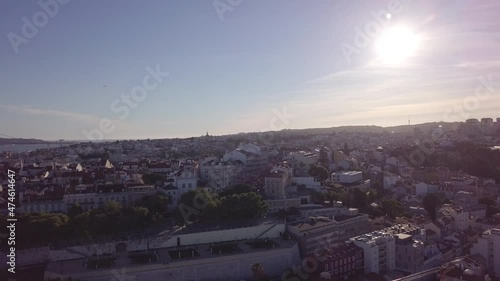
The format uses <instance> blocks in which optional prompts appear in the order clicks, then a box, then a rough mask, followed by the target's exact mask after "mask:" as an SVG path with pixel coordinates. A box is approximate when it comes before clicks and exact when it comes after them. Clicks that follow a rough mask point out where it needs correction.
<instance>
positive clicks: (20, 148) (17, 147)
mask: <svg viewBox="0 0 500 281" xmlns="http://www.w3.org/2000/svg"><path fill="white" fill-rule="evenodd" d="M59 146H60V145H59V144H57V143H51V144H6V145H0V152H4V151H9V152H28V151H31V150H37V149H43V148H55V147H59Z"/></svg>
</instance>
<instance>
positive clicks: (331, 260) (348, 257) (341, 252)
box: [315, 241, 364, 281]
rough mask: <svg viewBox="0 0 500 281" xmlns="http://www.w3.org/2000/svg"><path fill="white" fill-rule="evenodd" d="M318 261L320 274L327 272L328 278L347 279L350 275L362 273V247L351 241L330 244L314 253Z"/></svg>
mask: <svg viewBox="0 0 500 281" xmlns="http://www.w3.org/2000/svg"><path fill="white" fill-rule="evenodd" d="M315 257H316V260H318V261H320V262H319V265H318V271H319V272H320V273H321V275H322V276H324V275H325V273H327V276H328V278H329V280H332V279H333V280H340V281H342V280H348V279H349V277H350V276H352V275H358V274H363V272H364V253H363V249H362V248H360V247H358V246H356V245H355V244H354V243H353V242H352V241H346V242H342V243H336V244H333V245H330V246H329V247H328V249H324V250H323V251H320V252H319V253H317V254H316V255H315Z"/></svg>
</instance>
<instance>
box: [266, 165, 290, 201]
mask: <svg viewBox="0 0 500 281" xmlns="http://www.w3.org/2000/svg"><path fill="white" fill-rule="evenodd" d="M288 183H289V177H288V175H287V174H286V173H285V172H283V171H279V170H274V171H272V172H270V173H269V174H267V175H266V176H265V177H264V192H265V194H266V197H267V198H269V199H279V198H283V197H284V196H285V187H286V186H287V185H288Z"/></svg>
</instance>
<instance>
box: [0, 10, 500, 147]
mask: <svg viewBox="0 0 500 281" xmlns="http://www.w3.org/2000/svg"><path fill="white" fill-rule="evenodd" d="M41 1H42V2H43V3H46V2H51V1H47V0H41ZM52 1H55V0H52ZM60 1H61V2H63V1H62V0H60ZM65 1H67V2H68V3H66V4H64V5H63V4H57V8H56V7H55V6H54V5H49V6H48V7H49V8H47V9H48V12H50V13H51V15H49V16H46V17H45V18H44V15H46V13H47V12H44V9H43V8H42V6H40V5H39V4H37V3H36V1H18V0H5V1H1V2H0V35H1V36H2V37H1V38H2V39H1V40H0V85H1V86H2V87H1V90H0V118H1V120H2V121H1V123H0V124H1V125H0V134H2V135H8V136H13V137H37V138H43V139H59V138H65V139H85V135H84V133H82V131H83V130H87V131H90V130H93V129H98V128H99V123H100V122H102V121H101V120H103V118H106V120H110V121H109V122H113V124H112V125H110V124H105V128H108V127H109V126H111V127H112V128H111V129H109V128H108V131H106V132H104V133H103V136H104V138H109V139H116V138H160V137H184V136H198V135H202V134H205V132H206V131H208V132H209V133H210V134H214V135H218V134H226V133H237V132H244V131H245V132H246V131H261V130H271V129H282V128H285V127H286V128H306V127H330V126H339V125H365V124H370V125H371V124H374V125H383V126H387V125H400V124H406V123H407V122H408V116H409V115H411V120H412V123H421V122H427V121H440V120H443V121H457V120H464V119H466V118H467V117H469V116H471V117H472V116H473V117H476V118H481V117H494V118H496V117H500V112H499V111H498V108H499V106H500V98H499V96H500V84H499V83H498V82H500V73H499V70H500V17H498V14H500V2H499V1H495V0H492V1H408V0H406V1H405V0H401V1H399V2H398V1H372V0H370V1H368V0H366V1H353V0H348V1H347V0H345V1H333V0H332V1H321V0H320V1H301V0H293V1H292V0H275V1H264V0H258V1H257V0H253V1H249V0H219V1H215V2H214V1H212V0H207V1H202V0H200V1H184V0H178V1H163V0H161V1H160V0H158V1H153V0H151V1H131V0H108V1H98V0H88V1H75V0H73V1H68V0H65ZM54 3H55V2H54ZM391 11H392V12H391ZM388 14H390V15H388ZM23 18H24V19H23ZM44 21H45V22H44ZM32 24H33V26H34V27H35V28H37V30H36V31H35V32H33V30H32V29H30V28H29V26H30V25H32ZM37 25H38V27H37ZM33 26H31V27H33ZM391 30H392V31H391ZM394 30H396V31H394ZM397 30H400V32H399V33H398V32H397ZM401 30H403V31H401ZM384 36H385V37H384ZM28 37H30V38H28ZM380 38H389V39H386V40H385V41H382V39H380ZM380 42H385V44H382V43H380ZM384 55H385V57H384ZM397 55H400V57H401V58H402V59H401V60H398V61H397V63H394V62H393V61H392V59H395V58H399V57H397ZM395 56H396V57H395ZM147 67H150V68H151V69H155V68H157V67H158V68H159V69H160V71H161V72H168V73H169V75H168V77H164V78H162V77H160V80H162V81H160V80H158V81H159V83H157V81H156V80H154V79H149V77H148V75H149V74H148V70H147ZM480 77H482V78H480ZM143 80H147V84H146V85H148V87H149V88H150V89H151V90H147V95H146V96H145V97H144V99H141V100H140V101H138V102H133V105H130V103H125V102H123V101H122V100H121V99H122V97H123V96H130V94H131V91H133V90H137V89H141V87H142V86H143ZM481 81H483V82H481ZM497 81H498V82H497ZM152 85H153V86H152ZM488 89H489V90H488ZM495 89H497V90H496V92H495ZM113 106H114V109H112V108H113ZM124 106H125V107H127V108H126V109H125V108H123V107H124ZM117 108H121V109H120V110H117ZM284 110H285V111H286V113H283V111H284ZM126 111H127V112H126ZM106 122H108V121H104V123H106ZM109 122H108V123H109ZM0 137H1V136H0Z"/></svg>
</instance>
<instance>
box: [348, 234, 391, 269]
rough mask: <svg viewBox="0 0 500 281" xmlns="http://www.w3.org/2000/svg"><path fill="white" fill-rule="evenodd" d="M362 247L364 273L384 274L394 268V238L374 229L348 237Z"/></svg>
mask: <svg viewBox="0 0 500 281" xmlns="http://www.w3.org/2000/svg"><path fill="white" fill-rule="evenodd" d="M350 240H351V241H352V242H353V243H354V244H355V245H356V246H358V247H360V248H362V249H363V253H364V266H365V273H369V272H374V273H380V274H384V273H387V272H389V271H392V270H394V269H395V268H396V260H395V251H396V238H395V237H394V235H392V234H388V233H386V232H383V231H374V232H371V233H368V234H364V235H361V236H357V237H353V238H351V239H350Z"/></svg>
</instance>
